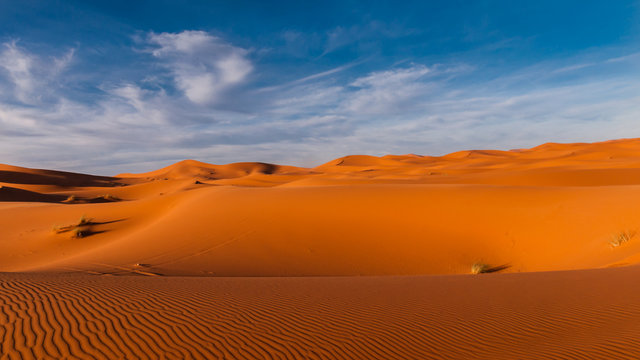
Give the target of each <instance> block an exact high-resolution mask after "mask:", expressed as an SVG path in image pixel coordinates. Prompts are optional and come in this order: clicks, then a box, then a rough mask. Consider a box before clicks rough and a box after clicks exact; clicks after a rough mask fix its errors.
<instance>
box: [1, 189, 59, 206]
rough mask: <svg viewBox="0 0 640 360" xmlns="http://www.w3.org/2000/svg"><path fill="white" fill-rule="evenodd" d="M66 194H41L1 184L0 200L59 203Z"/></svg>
mask: <svg viewBox="0 0 640 360" xmlns="http://www.w3.org/2000/svg"><path fill="white" fill-rule="evenodd" d="M66 198H67V197H66V196H65V195H56V194H41V193H39V192H35V191H29V190H24V189H18V188H13V187H9V186H0V202H47V203H59V202H61V201H64V200H65V199H66Z"/></svg>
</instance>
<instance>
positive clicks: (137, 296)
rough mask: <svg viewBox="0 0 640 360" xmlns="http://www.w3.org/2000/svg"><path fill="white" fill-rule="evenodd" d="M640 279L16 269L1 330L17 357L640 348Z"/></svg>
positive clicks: (614, 275)
mask: <svg viewBox="0 0 640 360" xmlns="http://www.w3.org/2000/svg"><path fill="white" fill-rule="evenodd" d="M638 276H640V271H639V268H637V267H632V268H620V269H605V270H587V271H576V272H558V273H526V274H496V275H486V276H473V275H464V276H431V277H342V278H324V277H320V278H211V277H210V278H181V277H170V278H148V277H132V276H124V277H113V276H101V277H99V276H87V275H56V274H10V275H6V274H5V275H0V289H1V291H0V320H1V321H2V323H3V324H4V326H3V327H2V328H0V329H1V330H2V334H0V338H1V339H2V340H3V342H2V352H3V354H4V356H5V357H7V358H15V359H18V358H21V359H29V358H33V359H36V358H37V359H59V358H81V359H119V358H120V359H158V358H172V359H178V358H199V359H587V358H589V359H637V358H638V357H640V343H638V341H637V339H638V337H639V336H640V326H638V323H639V322H640V305H639V304H640V291H638V288H637V286H635V284H636V279H637V278H638ZM558 299H561V301H558Z"/></svg>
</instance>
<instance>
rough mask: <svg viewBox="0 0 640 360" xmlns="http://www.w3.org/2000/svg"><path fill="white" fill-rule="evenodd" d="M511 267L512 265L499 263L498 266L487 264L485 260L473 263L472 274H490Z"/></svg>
mask: <svg viewBox="0 0 640 360" xmlns="http://www.w3.org/2000/svg"><path fill="white" fill-rule="evenodd" d="M509 267H511V266H510V265H506V264H505V265H498V266H491V265H489V264H485V263H483V262H477V263H474V264H473V265H471V273H472V274H488V273H493V272H498V271H502V270H504V269H507V268H509Z"/></svg>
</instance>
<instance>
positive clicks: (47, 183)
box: [0, 139, 640, 359]
mask: <svg viewBox="0 0 640 360" xmlns="http://www.w3.org/2000/svg"><path fill="white" fill-rule="evenodd" d="M0 186H1V187H0V272H1V273H0V324H1V326H0V354H2V355H1V356H2V359H61V358H65V359H66V358H68V359H160V358H166V359H173V358H202V359H216V358H218V359H334V358H335V359H551V358H553V359H582V358H600V359H637V358H640V342H639V341H638V339H639V338H640V287H638V286H637V285H638V279H639V278H640V267H638V263H640V233H638V231H640V211H639V210H640V207H639V204H640V139H622V140H613V141H605V142H599V143H574V144H558V143H547V144H543V145H540V146H537V147H534V148H531V149H516V150H510V151H498V150H472V151H460V152H456V153H452V154H448V155H444V156H420V155H413V154H410V155H387V156H382V157H374V156H365V155H354V156H346V157H343V158H339V159H335V160H333V161H330V162H328V163H326V164H323V165H320V166H317V167H313V168H302V167H293V166H280V165H274V164H266V163H233V164H228V165H211V164H207V163H203V162H199V161H195V160H186V161H181V162H178V163H175V164H173V165H170V166H168V167H165V168H162V169H159V170H156V171H152V172H147V173H126V174H119V175H116V176H112V177H108V176H93V175H86V174H78V173H70V172H62V171H55V170H39V169H29V168H23V167H17V166H11V165H0Z"/></svg>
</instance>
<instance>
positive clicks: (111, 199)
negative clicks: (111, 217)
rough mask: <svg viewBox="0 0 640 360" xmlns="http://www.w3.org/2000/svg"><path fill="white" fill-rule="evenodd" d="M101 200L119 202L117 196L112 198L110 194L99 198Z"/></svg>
mask: <svg viewBox="0 0 640 360" xmlns="http://www.w3.org/2000/svg"><path fill="white" fill-rule="evenodd" d="M100 197H101V198H102V199H104V200H106V201H120V198H119V197H117V196H113V195H111V194H104V195H102V196H100Z"/></svg>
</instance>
